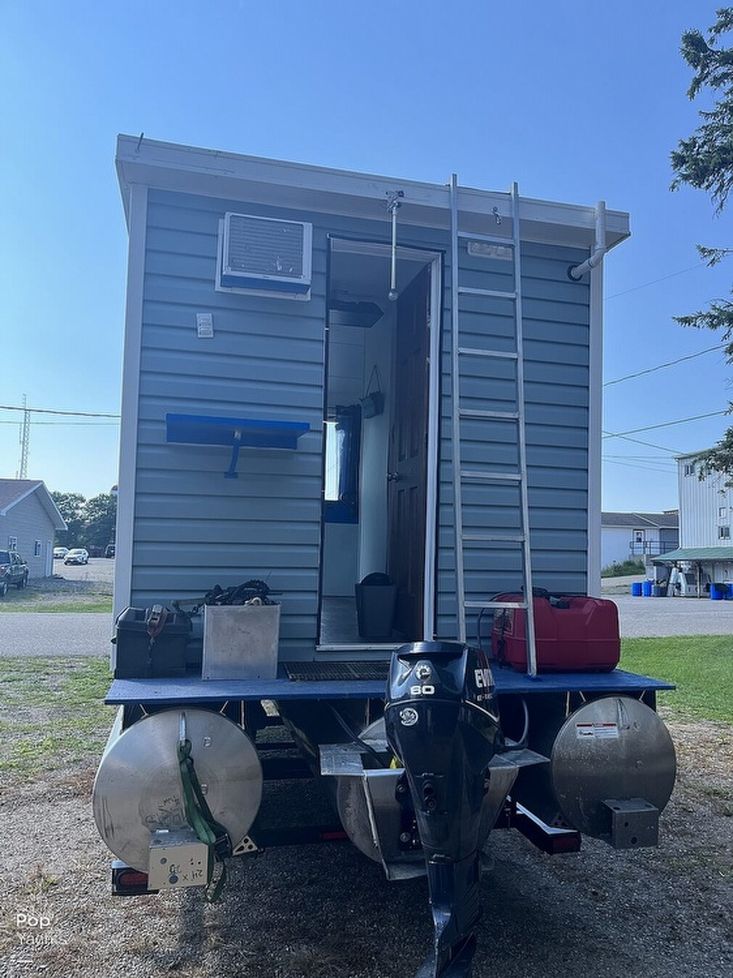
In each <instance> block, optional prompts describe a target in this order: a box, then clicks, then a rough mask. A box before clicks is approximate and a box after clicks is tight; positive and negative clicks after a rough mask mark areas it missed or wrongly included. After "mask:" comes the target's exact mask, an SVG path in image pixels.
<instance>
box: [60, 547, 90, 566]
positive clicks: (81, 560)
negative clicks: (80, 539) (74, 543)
mask: <svg viewBox="0 0 733 978" xmlns="http://www.w3.org/2000/svg"><path fill="white" fill-rule="evenodd" d="M64 563H65V564H88V563H89V553H88V552H87V551H86V550H84V548H83V547H75V548H74V549H73V550H70V551H69V552H68V553H67V554H66V556H65V557H64Z"/></svg>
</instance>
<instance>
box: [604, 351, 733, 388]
mask: <svg viewBox="0 0 733 978" xmlns="http://www.w3.org/2000/svg"><path fill="white" fill-rule="evenodd" d="M724 346H727V344H726V343H718V344H717V345H716V346H709V347H708V348H707V349H706V350H700V351H698V352H697V353H688V354H687V356H684V357H677V359H676V360H668V361H667V363H659V364H657V366H656V367H647V369H646V370H638V371H637V372H636V373H635V374H626V376H625V377H617V378H616V379H615V380H607V381H606V382H605V384H604V385H603V386H604V387H611V385H612V384H620V383H622V382H623V381H624V380H633V379H634V377H643V376H644V374H653V373H654V372H655V371H656V370H663V369H664V368H665V367H673V366H674V365H675V364H676V363H683V362H684V361H685V360H694V359H695V357H701V356H702V355H703V353H712V352H713V350H722V349H723V347H724Z"/></svg>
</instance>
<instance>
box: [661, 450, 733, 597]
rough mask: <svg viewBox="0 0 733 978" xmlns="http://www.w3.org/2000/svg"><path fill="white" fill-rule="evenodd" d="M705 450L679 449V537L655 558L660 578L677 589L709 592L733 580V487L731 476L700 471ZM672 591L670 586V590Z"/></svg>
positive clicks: (688, 592) (699, 594)
mask: <svg viewBox="0 0 733 978" xmlns="http://www.w3.org/2000/svg"><path fill="white" fill-rule="evenodd" d="M703 454H704V453H703V452H690V453H687V454H684V455H678V456H677V457H676V461H677V487H678V492H679V506H680V510H679V521H680V527H679V541H678V543H676V544H675V546H674V547H667V548H665V549H664V550H663V551H662V552H661V553H660V554H659V555H658V557H657V558H656V559H655V561H654V563H655V565H656V579H657V581H660V582H666V581H670V582H671V585H672V588H673V589H674V586H675V584H676V592H675V593H684V595H685V596H687V597H689V596H694V597H706V596H707V595H709V594H710V588H711V585H712V584H715V583H717V584H720V585H725V586H726V589H727V585H728V584H733V539H732V538H731V525H732V524H733V489H732V488H731V486H730V484H729V483H730V476H729V475H726V474H725V473H721V472H710V473H709V474H707V475H705V476H704V478H700V474H701V468H700V466H701V456H702V455H703ZM670 593H671V592H670Z"/></svg>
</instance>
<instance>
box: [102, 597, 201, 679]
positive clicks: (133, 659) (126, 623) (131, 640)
mask: <svg viewBox="0 0 733 978" xmlns="http://www.w3.org/2000/svg"><path fill="white" fill-rule="evenodd" d="M150 611H151V609H150V608H126V609H125V610H124V611H123V612H122V614H121V615H120V616H119V617H118V618H117V621H116V623H115V624H116V628H115V637H114V639H113V641H114V643H115V645H116V646H117V654H116V656H115V679H149V678H151V677H154V676H161V677H162V676H185V675H186V645H187V643H188V640H189V637H190V635H191V622H190V620H189V618H188V617H187V616H186V615H181V614H174V613H173V612H171V611H169V612H168V617H167V618H166V622H165V625H164V626H163V629H162V631H161V632H160V633H159V634H158V635H156V636H155V638H154V639H153V641H152V644H151V640H150V635H149V634H148V618H149V617H150Z"/></svg>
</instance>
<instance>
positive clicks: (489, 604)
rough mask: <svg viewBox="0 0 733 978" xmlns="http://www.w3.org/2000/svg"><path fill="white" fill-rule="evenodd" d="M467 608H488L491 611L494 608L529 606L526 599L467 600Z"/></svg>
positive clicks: (465, 605) (465, 604)
mask: <svg viewBox="0 0 733 978" xmlns="http://www.w3.org/2000/svg"><path fill="white" fill-rule="evenodd" d="M464 607H465V608H479V609H480V608H488V609H489V611H491V610H492V609H493V608H525V609H526V607H527V602H526V601H466V602H465V603H464Z"/></svg>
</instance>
